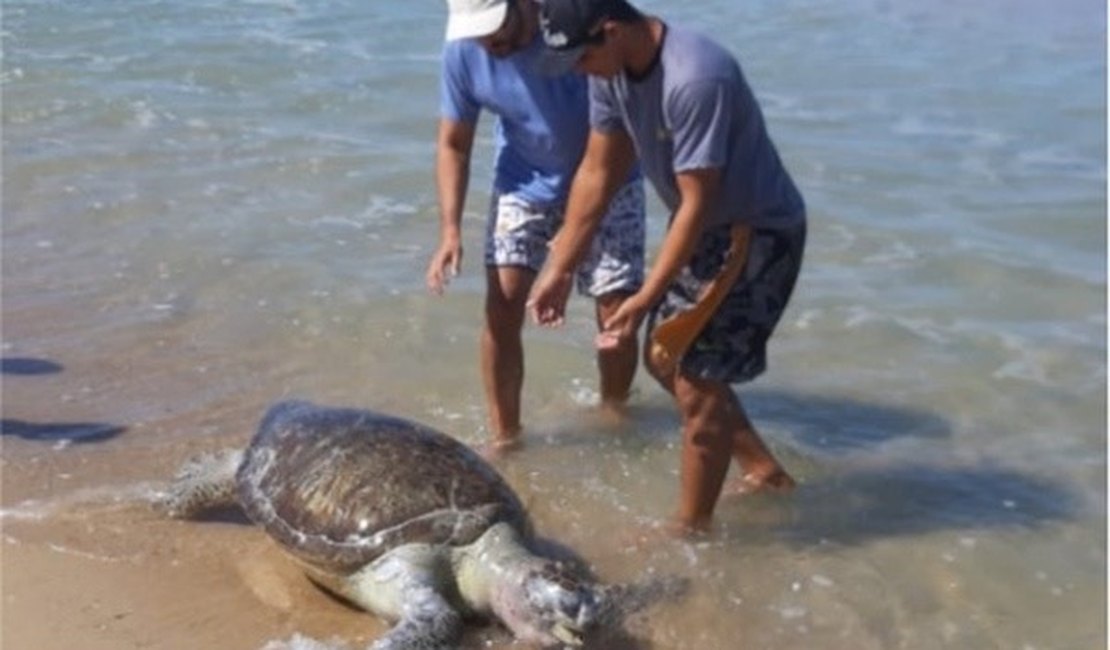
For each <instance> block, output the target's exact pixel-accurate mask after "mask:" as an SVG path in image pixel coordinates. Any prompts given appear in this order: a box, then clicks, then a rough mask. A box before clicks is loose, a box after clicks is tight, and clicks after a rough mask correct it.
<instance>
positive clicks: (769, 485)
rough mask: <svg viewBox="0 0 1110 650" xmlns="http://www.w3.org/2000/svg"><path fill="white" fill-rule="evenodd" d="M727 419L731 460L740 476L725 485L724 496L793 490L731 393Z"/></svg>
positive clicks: (786, 475) (781, 468)
mask: <svg viewBox="0 0 1110 650" xmlns="http://www.w3.org/2000/svg"><path fill="white" fill-rule="evenodd" d="M729 393H730V394H731V396H732V399H731V400H730V410H731V411H732V416H731V417H730V419H731V420H732V422H734V423H735V424H734V429H733V433H732V457H733V459H734V460H735V461H736V465H737V466H738V468H739V469H740V475H739V476H738V477H736V478H734V479H731V480H730V481H729V482H728V484H727V485H726V486H725V494H728V495H743V494H752V493H755V492H784V491H789V490H791V489H793V488H794V485H795V482H794V479H793V478H792V477H791V476H790V475H789V474H787V473H786V470H785V469H783V467H782V465H781V464H780V463H779V461H778V460H776V459H775V457H774V455H772V454H771V450H770V449H768V448H767V445H766V444H765V443H764V442H763V438H761V437H760V435H759V433H758V432H757V431H756V430H755V427H754V426H753V425H752V423H751V420H750V419H749V418H748V414H747V413H746V412H745V411H744V406H743V404H741V403H740V398H739V397H737V396H736V394H735V393H733V392H732V391H731V390H730V391H729Z"/></svg>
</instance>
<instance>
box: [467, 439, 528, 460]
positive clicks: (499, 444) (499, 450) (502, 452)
mask: <svg viewBox="0 0 1110 650" xmlns="http://www.w3.org/2000/svg"><path fill="white" fill-rule="evenodd" d="M522 447H524V441H523V440H522V439H521V437H520V436H514V437H512V438H490V439H489V440H487V441H486V442H484V443H482V444H481V445H479V446H478V450H477V451H478V453H479V454H481V455H482V458H485V459H486V460H488V461H490V462H491V463H493V462H496V461H499V460H502V459H504V458H505V457H506V456H508V455H509V454H511V453H513V452H514V451H519V450H520V449H521V448H522Z"/></svg>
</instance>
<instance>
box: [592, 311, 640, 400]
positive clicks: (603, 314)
mask: <svg viewBox="0 0 1110 650" xmlns="http://www.w3.org/2000/svg"><path fill="white" fill-rule="evenodd" d="M628 296H629V294H628V293H626V292H623V291H617V292H612V293H607V294H605V295H603V296H599V297H598V298H597V301H596V305H597V309H596V315H597V330H598V331H599V332H600V331H602V330H603V329H604V325H605V321H607V320H608V319H609V317H610V316H612V315H613V314H614V313H616V311H617V308H618V307H620V305H621V303H622V302H624V300H625V299H626V298H628ZM638 347H639V337H632V338H628V339H621V340H620V342H619V343H618V344H617V346H616V347H612V348H606V349H599V350H598V351H597V367H598V372H599V373H600V375H601V378H600V379H601V388H600V392H601V407H602V409H603V410H604V411H606V412H611V413H614V414H620V413H622V412H623V410H624V405H625V403H626V402H628V396H629V393H630V392H631V390H632V380H633V379H634V378H635V377H636V364H637V356H638V354H639V353H638V351H637V350H638Z"/></svg>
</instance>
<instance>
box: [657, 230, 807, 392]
mask: <svg viewBox="0 0 1110 650" xmlns="http://www.w3.org/2000/svg"><path fill="white" fill-rule="evenodd" d="M730 235H731V226H730V225H729V224H725V225H723V226H715V227H712V228H709V229H707V230H706V231H705V232H704V233H703V234H702V236H701V240H700V241H699V242H698V246H697V248H696V249H695V253H694V256H693V258H692V259H691V260H690V262H689V263H688V264H687V265H686V266H685V267H683V269H682V270H681V271H680V272H679V275H678V277H677V278H675V281H674V282H673V283H671V286H670V287H668V288H667V293H666V294H665V295H664V296H663V299H662V300H661V301H660V302H659V304H657V305H656V306H655V308H654V309H653V310H652V312H651V314H650V315H649V317H648V323H647V333H648V334H647V338H648V340H650V333H651V330H652V329H653V328H654V327H655V324H656V323H659V322H662V321H663V320H664V319H666V318H668V317H670V316H672V315H674V314H676V313H679V312H683V311H686V310H688V309H690V308H691V307H692V306H693V305H694V304H695V303H696V302H697V299H698V296H700V295H701V291H702V287H704V286H705V284H706V283H707V282H709V281H710V280H711V279H713V277H714V276H715V275H716V274H717V272H718V271H719V270H720V268H721V264H722V261H723V260H724V256H725V252H726V251H727V250H728V248H729V244H730V242H731V238H730ZM805 239H806V226H805V223H804V222H803V223H802V224H800V225H798V226H795V227H793V228H788V229H783V230H772V229H756V230H755V231H753V232H752V237H751V241H750V243H749V244H748V261H747V264H746V265H745V268H744V272H743V274H742V275H741V276H740V278H739V279H738V280H737V281H736V284H734V285H733V287H732V289H731V290H729V292H728V294H727V295H726V296H725V298H724V300H723V301H722V302H721V305H720V306H719V307H718V308H717V311H716V312H714V314H713V316H712V318H710V319H709V323H708V324H706V326H705V329H703V330H702V331H701V333H699V334H698V336H697V338H695V339H694V342H693V344H691V345H690V348H689V349H688V350H687V351H686V354H685V355H684V356H683V357H682V360H681V361H680V368H681V370H682V372H683V373H685V374H687V375H689V376H693V377H699V378H702V379H715V380H718V381H725V382H728V383H730V384H738V383H742V382H746V381H751V380H752V379H755V378H756V377H758V376H759V375H760V374H762V373H763V371H764V370H766V369H767V340H768V339H770V338H771V333H772V332H773V331H774V329H775V325H776V324H778V321H779V318H780V317H781V316H782V312H783V310H785V309H786V303H787V302H788V301H789V300H790V294H791V293H792V292H793V290H794V282H795V281H796V280H797V279H798V271H799V270H800V269H801V266H802V251H803V250H804V249H805Z"/></svg>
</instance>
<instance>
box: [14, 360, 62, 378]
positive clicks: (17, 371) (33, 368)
mask: <svg viewBox="0 0 1110 650" xmlns="http://www.w3.org/2000/svg"><path fill="white" fill-rule="evenodd" d="M61 371H62V365H61V364H60V363H55V362H53V361H50V360H49V359H32V358H29V357H3V358H0V374H5V375H49V374H53V373H56V372H61Z"/></svg>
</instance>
